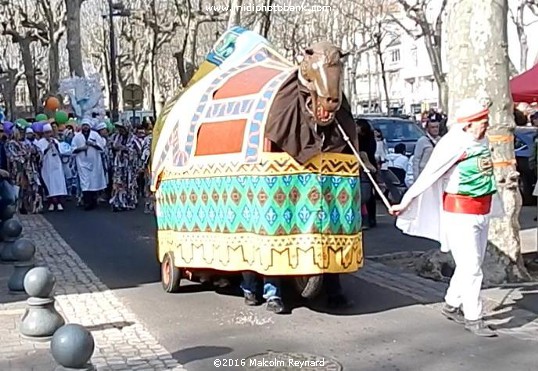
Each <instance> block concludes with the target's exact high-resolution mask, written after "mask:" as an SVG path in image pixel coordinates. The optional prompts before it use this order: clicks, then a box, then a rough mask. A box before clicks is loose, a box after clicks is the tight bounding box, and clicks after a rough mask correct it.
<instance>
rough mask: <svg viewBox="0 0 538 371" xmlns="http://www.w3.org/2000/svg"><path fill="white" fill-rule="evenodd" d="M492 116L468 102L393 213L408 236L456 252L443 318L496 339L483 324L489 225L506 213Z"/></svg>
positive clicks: (476, 104) (462, 103)
mask: <svg viewBox="0 0 538 371" xmlns="http://www.w3.org/2000/svg"><path fill="white" fill-rule="evenodd" d="M488 116H489V110H488V109H487V108H485V107H484V106H483V105H482V104H480V103H479V102H478V101H476V100H473V99H467V100H464V101H462V102H461V104H460V106H459V109H458V110H457V112H456V123H455V124H453V125H452V127H451V129H450V130H449V132H448V133H447V134H446V135H445V136H444V137H443V138H442V139H441V140H440V141H439V143H438V144H437V145H436V146H435V149H434V151H433V152H432V156H431V158H430V160H429V161H428V163H427V165H426V167H425V168H424V170H423V171H422V173H421V174H420V175H419V176H418V178H417V179H416V181H415V183H414V184H413V185H412V186H411V188H409V190H408V191H407V193H406V194H405V195H404V197H403V199H402V202H401V203H400V204H399V205H394V206H393V207H392V208H391V210H390V212H391V214H393V215H397V216H398V219H397V221H396V226H397V227H398V228H399V229H401V230H402V231H403V232H404V233H406V234H409V235H413V236H419V237H425V238H429V239H432V240H435V241H439V242H440V243H441V250H442V251H444V252H448V251H451V253H452V256H453V257H454V261H455V263H456V269H455V271H454V275H453V276H452V279H451V281H450V287H449V288H448V291H447V293H446V296H445V305H444V307H443V309H442V313H443V315H445V316H446V317H447V318H449V319H450V320H453V321H455V322H457V323H460V324H464V325H465V329H467V330H468V331H471V332H472V333H474V334H476V335H478V336H484V337H493V336H496V333H495V332H494V331H493V330H492V329H491V328H489V326H487V325H486V324H485V323H484V320H483V319H482V303H481V300H480V290H481V286H482V277H483V275H482V262H483V260H484V255H485V251H486V246H487V238H488V229H489V220H490V218H492V217H501V216H503V215H504V211H503V208H502V203H501V200H500V197H499V195H498V192H497V187H496V183H495V178H494V174H493V163H492V161H491V153H490V150H489V146H488V142H487V140H486V139H485V136H486V131H487V128H488V125H489V122H488ZM460 307H463V312H462V310H461V309H460Z"/></svg>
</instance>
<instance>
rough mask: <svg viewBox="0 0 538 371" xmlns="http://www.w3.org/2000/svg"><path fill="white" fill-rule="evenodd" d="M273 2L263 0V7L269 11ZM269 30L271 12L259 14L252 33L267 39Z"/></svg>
mask: <svg viewBox="0 0 538 371" xmlns="http://www.w3.org/2000/svg"><path fill="white" fill-rule="evenodd" d="M274 2H275V1H274V0H265V5H266V6H267V7H268V9H270V8H269V7H271V6H273V3H274ZM270 29H271V12H269V11H262V12H260V16H259V18H258V20H257V21H256V26H255V27H254V31H255V32H257V33H259V34H260V35H262V36H263V37H265V38H267V37H268V35H269V30H270Z"/></svg>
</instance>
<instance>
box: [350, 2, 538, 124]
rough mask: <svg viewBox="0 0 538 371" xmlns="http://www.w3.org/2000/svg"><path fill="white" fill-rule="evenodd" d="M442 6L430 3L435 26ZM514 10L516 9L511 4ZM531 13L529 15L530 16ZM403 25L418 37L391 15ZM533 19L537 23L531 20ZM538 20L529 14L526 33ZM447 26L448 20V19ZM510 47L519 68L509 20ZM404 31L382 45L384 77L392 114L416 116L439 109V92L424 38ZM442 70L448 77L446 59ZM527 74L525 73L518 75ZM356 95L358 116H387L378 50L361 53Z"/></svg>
mask: <svg viewBox="0 0 538 371" xmlns="http://www.w3.org/2000/svg"><path fill="white" fill-rule="evenodd" d="M438 3H440V2H434V1H432V2H430V4H431V6H430V8H429V9H428V12H427V13H428V18H429V19H430V20H431V22H433V21H434V20H435V18H436V17H437V14H439V9H438V6H439V4H438ZM436 6H437V7H436ZM511 6H514V5H513V4H511ZM529 13H530V12H529ZM392 16H394V17H395V18H396V19H398V21H399V22H400V23H401V24H403V25H404V26H405V28H406V30H407V31H409V33H411V34H412V35H418V34H419V33H420V30H419V29H418V28H417V26H415V25H414V23H413V22H410V20H409V19H407V18H406V16H405V14H403V13H401V12H396V13H394V14H392ZM532 17H534V19H532ZM537 20H538V17H536V16H534V15H532V14H529V16H528V17H527V18H526V21H528V24H529V25H528V26H526V27H525V29H526V33H527V34H528V35H532V34H533V33H534V32H535V31H538V23H533V22H536V21H537ZM445 26H446V16H445ZM507 27H508V47H509V56H510V59H511V61H512V62H513V63H514V65H515V66H516V67H519V64H520V63H519V53H520V43H519V38H518V35H517V32H516V28H515V26H514V23H513V22H512V20H511V18H510V16H509V17H508V24H507ZM407 31H405V30H403V29H402V27H392V28H391V30H390V32H387V36H385V40H383V43H382V48H381V50H382V57H383V61H384V64H385V76H386V80H387V90H388V98H389V105H390V109H391V111H392V113H404V114H410V115H415V114H418V113H419V112H423V111H426V110H428V109H430V108H436V109H437V108H438V107H439V91H438V87H437V83H436V81H435V78H434V75H433V71H432V67H431V62H430V58H429V56H428V51H427V49H426V45H425V43H424V38H418V39H417V38H415V37H413V36H412V35H410V34H409V33H408V32H407ZM442 40H443V45H444V46H446V41H447V37H446V27H445V32H444V34H443V36H442ZM537 53H538V44H537V45H535V44H533V43H532V42H529V52H528V63H527V66H526V67H527V68H530V67H532V66H533V65H534V61H535V60H537ZM443 60H444V63H443V67H444V68H443V70H444V73H447V72H448V71H447V69H446V66H447V63H446V58H445V56H444V55H443ZM519 72H520V73H521V72H524V71H522V70H520V71H519ZM355 76H356V81H355V84H356V92H357V93H356V94H355V96H354V97H353V103H352V106H353V108H354V110H355V113H358V114H360V113H368V112H383V113H386V112H387V97H386V95H387V94H385V89H384V86H383V79H382V73H381V68H380V58H379V55H378V53H377V52H376V51H375V50H369V51H367V52H364V53H362V55H361V56H360V62H359V63H358V64H357V71H356V73H355Z"/></svg>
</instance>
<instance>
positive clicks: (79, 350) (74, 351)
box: [50, 324, 95, 371]
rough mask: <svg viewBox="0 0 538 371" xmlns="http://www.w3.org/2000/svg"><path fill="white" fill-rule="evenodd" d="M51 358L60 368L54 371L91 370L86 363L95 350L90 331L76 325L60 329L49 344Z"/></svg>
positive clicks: (90, 366) (89, 365)
mask: <svg viewBox="0 0 538 371" xmlns="http://www.w3.org/2000/svg"><path fill="white" fill-rule="evenodd" d="M50 350H51V352H52V357H53V358H54V360H55V361H56V362H58V364H60V367H58V368H56V370H58V371H59V370H92V369H93V366H92V365H91V364H90V363H88V361H89V360H90V358H91V357H92V355H93V351H94V350H95V342H94V340H93V336H92V334H91V332H90V331H88V330H87V329H86V328H84V326H81V325H78V324H68V325H65V326H62V327H60V328H59V329H58V330H57V331H56V332H55V333H54V335H53V336H52V341H51V342H50Z"/></svg>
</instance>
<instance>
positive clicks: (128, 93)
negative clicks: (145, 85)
mask: <svg viewBox="0 0 538 371" xmlns="http://www.w3.org/2000/svg"><path fill="white" fill-rule="evenodd" d="M123 104H124V106H125V107H124V109H125V110H135V109H142V105H143V104H144V90H142V88H141V87H140V85H136V84H129V85H127V86H126V87H125V88H124V89H123Z"/></svg>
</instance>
